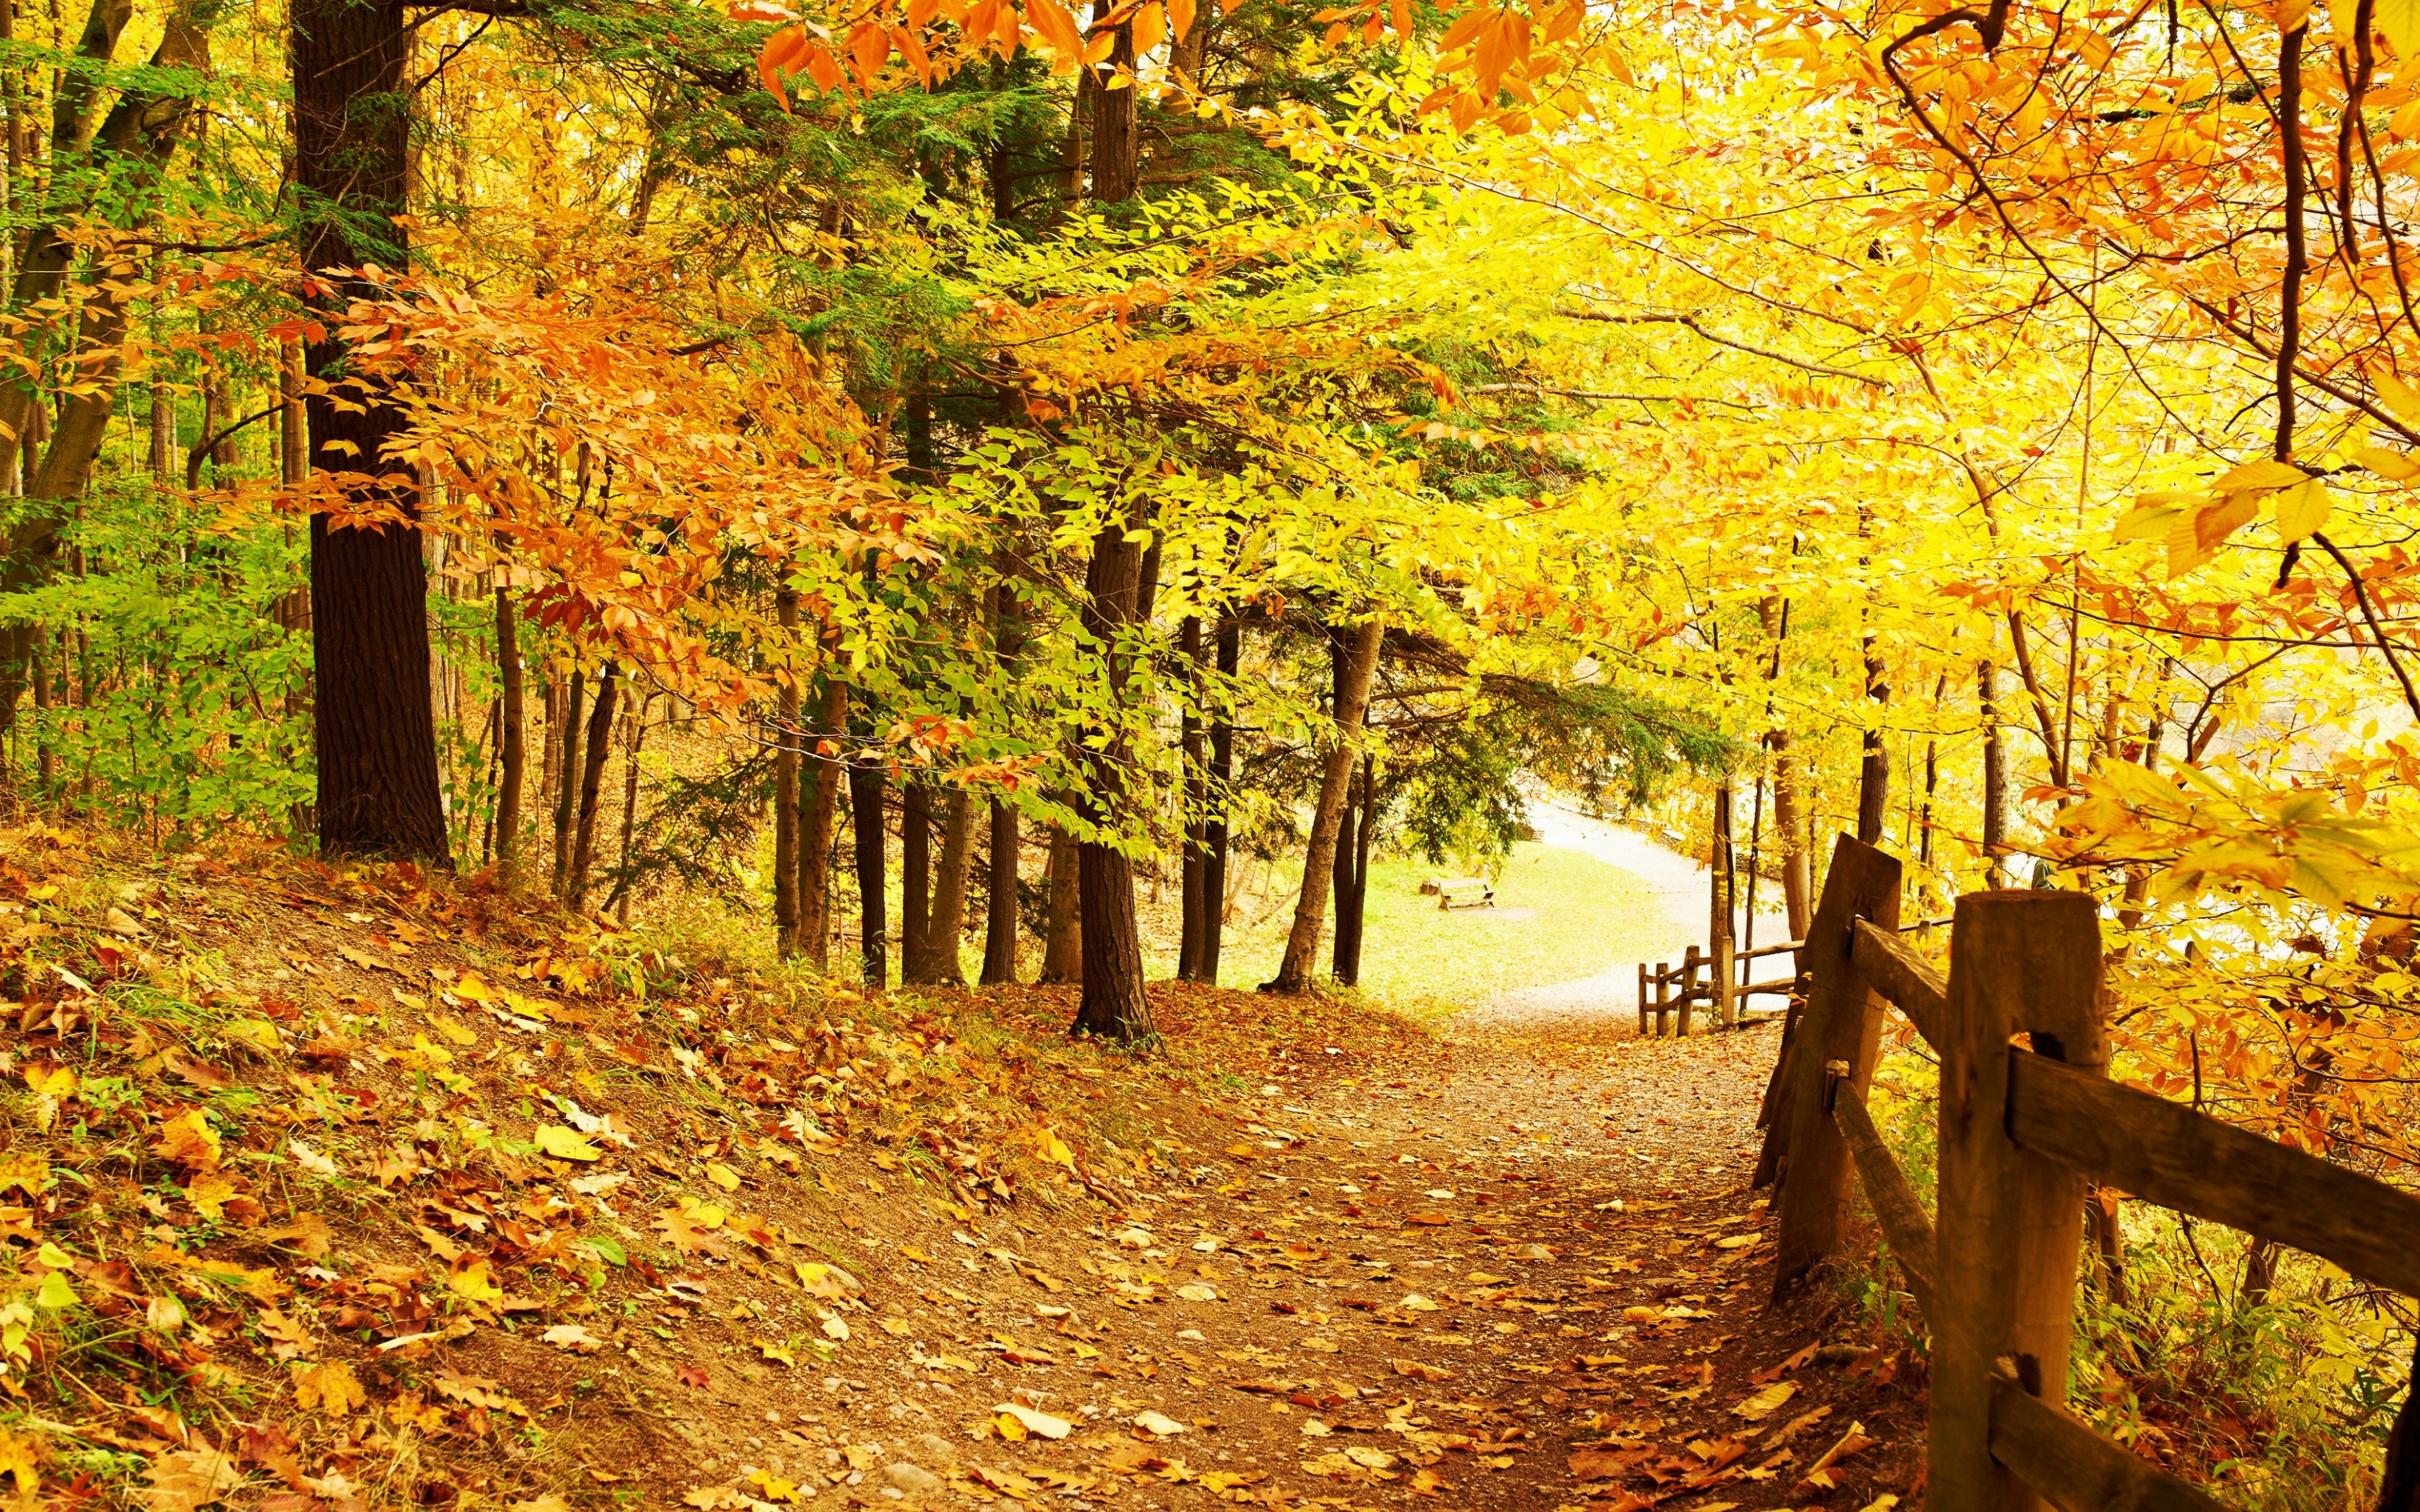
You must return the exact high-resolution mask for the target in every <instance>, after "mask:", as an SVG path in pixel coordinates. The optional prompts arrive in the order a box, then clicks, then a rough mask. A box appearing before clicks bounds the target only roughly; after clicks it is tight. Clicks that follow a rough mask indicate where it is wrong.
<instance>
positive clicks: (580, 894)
mask: <svg viewBox="0 0 2420 1512" xmlns="http://www.w3.org/2000/svg"><path fill="white" fill-rule="evenodd" d="M613 671H614V668H613V663H612V662H610V661H609V662H607V663H605V664H604V666H602V667H601V668H599V669H598V670H597V702H596V703H595V705H594V706H593V707H592V708H591V709H590V710H589V714H588V739H587V742H586V744H587V750H586V752H585V754H584V758H583V761H582V768H581V773H580V825H579V833H578V834H577V836H576V837H575V838H574V839H573V841H572V845H571V888H570V894H571V906H572V907H573V908H575V909H578V908H580V907H582V906H583V905H585V904H586V903H587V902H588V870H589V863H590V861H591V860H592V859H593V858H594V857H595V856H596V854H597V798H598V796H599V795H601V794H602V793H603V791H604V787H605V759H606V758H607V757H609V756H611V755H612V754H613V702H614V698H615V695H616V694H617V693H618V692H619V691H620V683H619V681H618V680H617V679H616V678H615V677H614V675H613Z"/></svg>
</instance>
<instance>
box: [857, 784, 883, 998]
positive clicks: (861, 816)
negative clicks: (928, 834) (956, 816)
mask: <svg viewBox="0 0 2420 1512" xmlns="http://www.w3.org/2000/svg"><path fill="white" fill-rule="evenodd" d="M882 785H883V784H882V767H881V765H880V764H878V763H877V762H875V761H869V760H858V761H854V762H851V763H850V764H849V767H848V806H849V820H850V822H851V824H852V825H853V826H854V828H855V830H856V833H857V918H858V926H857V949H858V960H859V963H860V964H861V967H862V968H863V971H864V976H865V984H866V985H867V986H869V987H874V988H877V989H879V988H883V987H888V986H889V985H890V984H891V940H890V924H889V922H888V921H887V920H886V919H885V918H883V915H884V913H885V912H886V906H885V901H884V899H883V896H882V887H883V870H884V869H883V856H882V848H883V834H882Z"/></svg>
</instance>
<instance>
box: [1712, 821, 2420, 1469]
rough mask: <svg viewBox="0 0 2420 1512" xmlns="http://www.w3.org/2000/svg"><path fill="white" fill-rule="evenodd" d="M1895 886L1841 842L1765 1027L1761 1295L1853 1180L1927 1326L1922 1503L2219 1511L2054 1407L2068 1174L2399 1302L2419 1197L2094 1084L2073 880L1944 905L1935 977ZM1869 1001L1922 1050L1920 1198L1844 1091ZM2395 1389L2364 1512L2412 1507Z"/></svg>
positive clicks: (2413, 1270) (2405, 1429)
mask: <svg viewBox="0 0 2420 1512" xmlns="http://www.w3.org/2000/svg"><path fill="white" fill-rule="evenodd" d="M1899 877H1900V869H1899V863H1898V862H1897V861H1896V860H1894V859H1892V858H1891V857H1890V856H1886V855H1885V854H1884V853H1883V852H1881V851H1878V850H1875V849H1873V848H1872V847H1869V846H1866V845H1862V844H1859V843H1858V842H1857V841H1854V840H1851V839H1849V838H1848V837H1846V836H1843V837H1841V839H1840V841H1839V842H1838V847H1837V848H1836V849H1835V851H1834V855H1833V861H1832V870H1831V872H1830V874H1829V875H1828V877H1827V879H1826V881H1825V886H1824V888H1823V898H1822V900H1821V902H1820V903H1818V905H1817V907H1816V911H1815V918H1814V921H1813V923H1812V924H1811V925H1810V927H1809V928H1808V930H1807V939H1806V941H1805V942H1804V943H1803V946H1802V949H1803V950H1804V952H1805V953H1804V954H1802V955H1801V957H1800V960H1801V962H1802V964H1803V969H1804V976H1803V979H1802V980H1803V981H1804V984H1805V985H1804V1001H1805V1007H1804V1009H1803V1011H1800V1012H1799V1013H1797V1014H1795V1015H1793V1020H1792V1023H1791V1024H1790V1025H1789V1026H1788V1027H1787V1028H1786V1029H1785V1031H1784V1038H1783V1042H1782V1046H1781V1053H1780V1057H1779V1063H1778V1064H1777V1065H1776V1068H1775V1072H1774V1079H1773V1085H1772V1086H1771V1087H1770V1088H1768V1089H1767V1093H1766V1107H1765V1117H1764V1120H1763V1121H1764V1123H1765V1125H1766V1130H1767V1136H1766V1145H1765V1150H1764V1154H1763V1157H1762V1158H1761V1159H1760V1161H1759V1163H1758V1180H1760V1181H1762V1180H1766V1179H1767V1178H1768V1177H1770V1178H1773V1179H1776V1180H1778V1181H1779V1182H1780V1188H1781V1190H1780V1196H1779V1201H1778V1203H1777V1204H1776V1224H1775V1227H1776V1252H1777V1256H1778V1259H1777V1264H1776V1276H1775V1289H1776V1292H1779V1291H1783V1290H1786V1289H1788V1288H1791V1287H1792V1286H1794V1285H1795V1284H1796V1283H1797V1282H1798V1281H1799V1280H1800V1279H1801V1278H1802V1277H1803V1276H1805V1274H1806V1273H1807V1271H1808V1270H1809V1269H1811V1268H1812V1267H1813V1266H1814V1265H1815V1264H1817V1263H1819V1262H1821V1261H1822V1260H1823V1259H1824V1258H1825V1257H1827V1256H1828V1255H1829V1254H1831V1253H1832V1252H1833V1251H1834V1250H1835V1249H1836V1248H1837V1247H1838V1243H1839V1242H1840V1238H1841V1233H1842V1227H1843V1221H1844V1219H1845V1215H1846V1210H1847V1203H1848V1198H1849V1195H1850V1190H1851V1185H1850V1183H1851V1177H1852V1173H1854V1180H1855V1181H1856V1183H1857V1184H1859V1185H1861V1186H1862V1187H1863V1188H1864V1190H1865V1193H1866V1198H1867V1203H1868V1205H1869V1207H1870V1208H1871V1209H1872V1211H1873V1213H1874V1217H1875V1220H1876V1222H1877V1224H1878V1225H1879V1226H1880V1227H1881V1229H1882V1232H1883V1237H1884V1239H1885V1242H1887V1243H1888V1244H1889V1245H1890V1249H1891V1253H1892V1255H1893V1257H1894V1258H1895V1259H1896V1260H1897V1261H1898V1264H1899V1266H1900V1271H1901V1272H1902V1273H1904V1274H1905V1275H1906V1277H1907V1282H1908V1290H1909V1292H1910V1293H1911V1294H1912V1295H1913V1296H1914V1297H1915V1298H1916V1307H1917V1310H1918V1311H1919V1312H1920V1313H1921V1314H1922V1316H1923V1318H1924V1320H1925V1322H1926V1324H1927V1325H1928V1326H1929V1327H1930V1328H1931V1333H1932V1337H1933V1345H1932V1395H1931V1422H1930V1424H1929V1427H1928V1434H1929V1441H1930V1442H1929V1445H1928V1447H1929V1458H1930V1468H1929V1471H1928V1474H1929V1476H1930V1480H1929V1483H1928V1492H1927V1494H1928V1499H1929V1504H1931V1505H1934V1506H1939V1507H1943V1508H1957V1509H1959V1512H1966V1509H1969V1508H1973V1509H1978V1512H2035V1509H2037V1508H2041V1507H2043V1506H2045V1505H2055V1506H2057V1507H2061V1508H2065V1509H2067V1512H2100V1509H2102V1508H2109V1509H2127V1512H2133V1509H2139V1512H2218V1509H2219V1508H2221V1507H2222V1506H2223V1505H2224V1504H2223V1503H2221V1502H2219V1501H2217V1500H2215V1499H2213V1498H2212V1497H2211V1495H2210V1493H2208V1492H2206V1491H2203V1490H2201V1489H2197V1488H2195V1486H2193V1485H2192V1484H2191V1483H2189V1482H2187V1481H2185V1480H2183V1479H2181V1478H2180V1477H2179V1476H2177V1475H2175V1474H2173V1473H2170V1472H2169V1471H2167V1470H2165V1469H2164V1468H2162V1467H2161V1466H2159V1465H2156V1464H2154V1463H2152V1462H2151V1461H2149V1460H2148V1459H2145V1458H2142V1457H2141V1456H2139V1455H2136V1454H2133V1452H2131V1451H2129V1450H2128V1449H2126V1448H2125V1447H2124V1446H2122V1445H2120V1444H2118V1443H2115V1442H2113V1441H2112V1440H2110V1439H2108V1438H2106V1437H2104V1436H2103V1435H2102V1434H2101V1433H2099V1432H2097V1431H2095V1430H2094V1429H2093V1428H2091V1427H2088V1426H2087V1425H2086V1424H2085V1423H2083V1422H2081V1421H2080V1420H2078V1419H2077V1418H2075V1417H2073V1416H2071V1414H2069V1413H2068V1412H2066V1411H2065V1409H2064V1408H2063V1406H2061V1405H2060V1404H2061V1403H2063V1402H2064V1400H2065V1399H2066V1396H2067V1365H2068V1362H2067V1354H2068V1347H2069V1341H2070V1339H2071V1335H2072V1331H2073V1313H2074V1292H2075V1279H2076V1260H2077V1254H2078V1251H2079V1249H2080V1247H2081V1243H2082V1228H2083V1207H2084V1202H2085V1194H2086V1189H2087V1184H2099V1185H2103V1186H2107V1187H2110V1188H2113V1189H2117V1190H2120V1191H2123V1192H2124V1193H2126V1194H2128V1195H2130V1196H2134V1197H2136V1198H2139V1199H2141V1200H2144V1201H2148V1202H2152V1203H2156V1204H2158V1205H2160V1206H2162V1207H2166V1208H2171V1209H2174V1210H2175V1211H2180V1212H2184V1213H2190V1214H2192V1215H2194V1216H2195V1217H2199V1218H2206V1219H2209V1220H2210V1221H2211V1222H2213V1223H2220V1224H2225V1225H2227V1226H2228V1227H2234V1228H2239V1229H2242V1230H2243V1231H2245V1232H2246V1233H2249V1234H2253V1235H2255V1236H2257V1237H2258V1238H2261V1239H2264V1240H2269V1241H2273V1242H2276V1243H2279V1244H2283V1245H2288V1246H2290V1247H2292V1248H2295V1249H2299V1250H2302V1251H2304V1252H2305V1253H2307V1254H2310V1255H2314V1256H2317V1257H2320V1258H2322V1259H2325V1260H2328V1261H2331V1262H2333V1263H2334V1264H2335V1265H2337V1266H2340V1267H2342V1268H2343V1269H2344V1270H2345V1271H2347V1272H2349V1273H2351V1274H2352V1275H2355V1276H2357V1277H2359V1278H2361V1279H2362V1280H2364V1281H2366V1282H2368V1283H2370V1284H2372V1285H2374V1286H2378V1287H2381V1288H2388V1289H2391V1290H2395V1291H2399V1292H2403V1293H2406V1294H2409V1295H2420V1197H2414V1196H2412V1195H2411V1194H2410V1193H2407V1192H2404V1191H2402V1190H2399V1189H2398V1188H2396V1187H2394V1186H2390V1185H2388V1184H2387V1183H2386V1182H2384V1181H2381V1180H2375V1179H2373V1178H2371V1177H2367V1176H2365V1175H2362V1174H2361V1173H2360V1172H2357V1171H2351V1170H2348V1169H2346V1168H2345V1167H2343V1166H2341V1165H2335V1164H2333V1163H2331V1162H2328V1161H2325V1160H2321V1159H2319V1157H2317V1156H2314V1155H2311V1154H2308V1153H2306V1152H2304V1151H2303V1150H2299V1149H2292V1148H2290V1147H2288V1146H2285V1145H2281V1144H2277V1143H2274V1142H2273V1141H2271V1140H2268V1139H2264V1138H2262V1137H2261V1136H2260V1135H2258V1134H2253V1133H2251V1132H2249V1131H2247V1130H2243V1129H2239V1128H2237V1127H2235V1126H2234V1125H2232V1124H2227V1123H2224V1122H2221V1121H2220V1120H2218V1119H2213V1118H2211V1117H2210V1116H2208V1115H2207V1114H2204V1113H2201V1112H2199V1111H2197V1110H2195V1109H2194V1108H2190V1107H2186V1106H2183V1105H2181V1104H2180V1103H2171V1102H2169V1101H2167V1100H2166V1099H2164V1098H2161V1097H2156V1096H2153V1095H2152V1094H2150V1093H2149V1092H2145V1091H2141V1090H2138V1089H2136V1088H2129V1087H2124V1086H2120V1085H2118V1083H2116V1082H2112V1081H2110V1080H2109V1079H2108V1075H2107V1072H2106V1061H2107V1051H2106V1049H2105V1045H2104V1041H2103V1036H2102V1022H2101V1015H2102V1007H2101V995H2102V994H2101V961H2102V958H2101V945H2100V932H2099V923H2098V919H2097V918H2096V916H2095V908H2094V904H2093V903H2092V900H2091V899H2090V897H2089V896H2087V895H2086V894H2083V893H2061V892H2048V891H2004V892H1992V893H1975V894H1969V895H1968V896H1966V897H1963V898H1961V899H1960V900H1959V901H1958V911H1957V913H1956V914H1955V916H1953V917H1954V920H1955V923H1954V931H1953V933H1952V937H1951V944H1950V951H1949V954H1950V969H1949V971H1948V973H1947V975H1944V974H1943V973H1942V972H1941V971H1940V970H1938V969H1937V968H1936V967H1934V966H1933V965H1932V964H1931V963H1930V962H1928V961H1926V960H1925V959H1924V958H1923V957H1921V956H1920V955H1918V954H1917V953H1916V951H1915V950H1913V949H1910V948H1909V946H1908V944H1907V942H1906V940H1905V939H1904V938H1903V937H1902V936H1901V934H1900V932H1899V930H1898V929H1896V928H1895V927H1894V925H1895V923H1896V918H1897V914H1898V905H1899V899H1898V891H1899ZM1885 1005H1887V1006H1888V1007H1892V1008H1897V1009H1898V1010H1899V1011H1900V1012H1901V1013H1903V1014H1904V1015H1906V1017H1907V1019H1908V1021H1909V1023H1910V1024H1911V1025H1913V1026H1915V1029H1916V1033H1917V1034H1918V1035H1919V1036H1921V1037H1922V1038H1923V1040H1924V1041H1925V1043H1926V1044H1928V1045H1929V1046H1931V1048H1932V1050H1933V1051H1934V1052H1935V1053H1936V1054H1938V1055H1939V1057H1941V1096H1940V1108H1939V1114H1938V1119H1939V1126H1938V1134H1939V1150H1940V1172H1939V1181H1938V1194H1937V1204H1936V1210H1935V1212H1934V1213H1932V1214H1928V1213H1927V1212H1926V1211H1925V1209H1924V1204H1923V1201H1922V1199H1920V1198H1919V1197H1918V1196H1916V1191H1915V1188H1914V1186H1913V1185H1912V1184H1911V1183H1910V1182H1909V1180H1908V1179H1907V1175H1906V1173H1905V1172H1904V1171H1902V1170H1901V1169H1900V1166H1899V1164H1898V1162H1897V1161H1896V1160H1895V1159H1894V1158H1893V1157H1892V1155H1891V1153H1890V1150H1889V1149H1888V1147H1887V1146H1886V1145H1885V1143H1884V1140H1883V1137H1882V1134H1881V1131H1880V1130H1878V1129H1877V1128H1876V1127H1875V1125H1874V1120H1873V1117H1872V1114H1871V1112H1870V1110H1869V1108H1868V1106H1867V1102H1866V1099H1867V1092H1868V1088H1869V1086H1870V1084H1871V1081H1872V1075H1873V1068H1874V1062H1875V1059H1876V1057H1877V1053H1878V1047H1879V1040H1880V1035H1881V1029H1882V1026H1883V1021H1884V1013H1885ZM2020 1040H2023V1041H2024V1043H2022V1044H2021V1043H2019V1042H2017V1041H2020ZM2028 1046H2030V1048H2028ZM2414 1395H2415V1394H2413V1393H2411V1392H2409V1391H2407V1395H2406V1396H2405V1400H2404V1406H2403V1408H2402V1411H2401V1413H2400V1415H2399V1416H2398V1417H2397V1424H2396V1428H2395V1437H2394V1440H2393V1441H2392V1444H2391V1447H2390V1463H2389V1466H2388V1471H2387V1482H2386V1487H2385V1489H2384V1493H2383V1495H2382V1497H2381V1502H2380V1512H2413V1509H2414V1508H2420V1483H2415V1482H2414V1481H2413V1480H2412V1465H2410V1464H2407V1463H2406V1461H2408V1460H2413V1459H2420V1453H2415V1452H2413V1450H2412V1445H2413V1444H2414V1443H2415V1442H2420V1411H2415V1404H2414V1401H2413V1396H2414Z"/></svg>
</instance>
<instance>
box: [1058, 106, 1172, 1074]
mask: <svg viewBox="0 0 2420 1512" xmlns="http://www.w3.org/2000/svg"><path fill="white" fill-rule="evenodd" d="M1114 92H1115V93H1117V94H1131V93H1132V92H1133V91H1131V90H1127V89H1121V90H1117V91H1114ZM1128 103H1129V106H1131V103H1132V102H1131V101H1129V102H1128ZM1141 555H1142V554H1141V552H1140V550H1138V549H1137V548H1136V545H1135V543H1134V542H1132V541H1130V540H1128V539H1127V538H1126V526H1125V521H1118V522H1115V523H1112V524H1110V525H1109V526H1106V527H1104V528H1103V529H1102V531H1101V532H1100V533H1099V534H1098V535H1096V536H1094V542H1093V561H1092V566H1091V569H1090V571H1088V572H1087V573H1086V575H1085V579H1086V580H1085V589H1086V593H1085V603H1084V611H1083V618H1084V633H1085V635H1086V637H1087V639H1089V640H1091V641H1092V642H1093V644H1094V645H1095V646H1097V647H1098V648H1099V654H1100V656H1101V657H1102V659H1103V661H1104V662H1105V663H1106V666H1105V669H1104V671H1105V680H1106V682H1107V683H1108V685H1109V697H1110V702H1111V704H1112V705H1113V706H1114V707H1118V708H1123V707H1124V705H1125V698H1126V692H1125V688H1126V683H1127V678H1128V671H1129V669H1128V667H1127V656H1128V654H1127V652H1126V650H1125V648H1124V647H1123V646H1122V644H1121V641H1122V640H1124V638H1125V636H1126V635H1127V634H1128V633H1129V631H1130V630H1131V628H1132V627H1133V626H1135V625H1139V624H1140V623H1142V622H1143V621H1144V620H1146V619H1147V618H1148V617H1149V613H1150V609H1149V607H1148V606H1149V598H1148V595H1147V594H1146V593H1145V591H1144V588H1143V579H1144V578H1145V576H1146V574H1145V572H1144V569H1143V563H1142V561H1141ZM1111 717H1112V718H1116V717H1117V716H1115V715H1112V716H1111ZM1091 766H1092V770H1091V773H1090V776H1089V787H1090V790H1091V791H1089V792H1088V793H1086V794H1085V795H1083V807H1084V810H1085V817H1086V818H1087V819H1088V820H1089V821H1090V822H1091V823H1093V824H1094V825H1108V824H1112V823H1114V822H1116V820H1117V818H1118V816H1119V815H1120V813H1121V812H1122V810H1124V808H1125V799H1126V793H1127V784H1128V783H1129V782H1130V781H1131V780H1132V779H1133V773H1132V770H1131V768H1132V753H1131V752H1130V751H1129V749H1128V748H1127V745H1126V737H1125V732H1124V731H1123V730H1122V729H1118V728H1112V729H1111V730H1110V731H1109V741H1108V744H1107V747H1106V748H1103V749H1101V750H1100V751H1099V753H1098V755H1097V756H1096V757H1095V758H1094V760H1093V762H1092V764H1091ZM1076 875H1077V879H1078V887H1077V893H1078V906H1079V908H1080V910H1081V913H1082V917H1083V925H1082V930H1081V933H1082V940H1081V950H1082V958H1083V963H1084V964H1083V974H1084V976H1083V987H1084V991H1083V995H1082V998H1081V999H1080V1001H1079V1003H1078V1008H1077V1011H1076V1023H1075V1026H1074V1027H1075V1031H1076V1032H1078V1033H1080V1034H1095V1035H1100V1036H1103V1037H1105V1038H1108V1039H1112V1040H1122V1041H1134V1040H1141V1039H1146V1038H1148V1037H1150V1036H1151V1035H1152V1034H1153V1033H1155V1032H1156V1030H1155V1029H1154V1027H1153V1026H1152V1020H1151V1005H1150V1002H1149V1001H1148V1000H1147V999H1146V998H1145V997H1144V995H1143V982H1142V938H1141V934H1140V931H1139V930H1138V929H1137V928H1136V925H1135V901H1134V863H1133V862H1132V861H1130V860H1129V859H1128V858H1127V857H1126V855H1125V852H1123V851H1121V850H1118V849H1117V848H1116V847H1115V846H1113V845H1110V844H1109V843H1108V842H1107V841H1091V840H1088V841H1079V842H1078V845H1077V848H1076Z"/></svg>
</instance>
